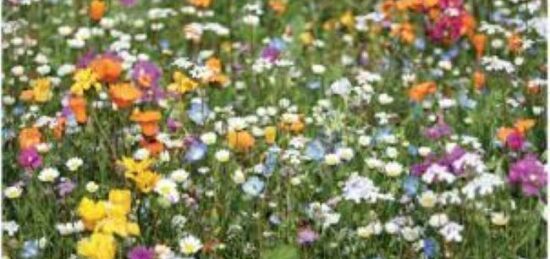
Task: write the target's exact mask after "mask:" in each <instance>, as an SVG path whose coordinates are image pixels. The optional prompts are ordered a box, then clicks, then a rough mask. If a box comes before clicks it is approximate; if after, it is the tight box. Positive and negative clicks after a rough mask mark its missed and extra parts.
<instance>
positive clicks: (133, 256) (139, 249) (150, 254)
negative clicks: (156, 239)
mask: <svg viewBox="0 0 550 259" xmlns="http://www.w3.org/2000/svg"><path fill="white" fill-rule="evenodd" d="M154 257H155V251H153V249H151V248H147V247H145V246H136V247H134V248H132V250H130V252H128V259H153V258H154Z"/></svg>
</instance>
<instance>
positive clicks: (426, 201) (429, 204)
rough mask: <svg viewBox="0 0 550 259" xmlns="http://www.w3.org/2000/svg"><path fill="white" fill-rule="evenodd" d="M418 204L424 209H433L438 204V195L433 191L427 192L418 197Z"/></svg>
mask: <svg viewBox="0 0 550 259" xmlns="http://www.w3.org/2000/svg"><path fill="white" fill-rule="evenodd" d="M418 202H419V203H420V205H421V206H422V207H424V208H433V207H434V206H435V204H436V203H437V195H436V194H435V193H434V192H432V191H425V192H423V193H422V194H420V196H419V197H418Z"/></svg>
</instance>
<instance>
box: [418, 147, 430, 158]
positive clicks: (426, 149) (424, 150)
mask: <svg viewBox="0 0 550 259" xmlns="http://www.w3.org/2000/svg"><path fill="white" fill-rule="evenodd" d="M431 152H432V150H431V149H430V148H429V147H419V148H418V154H419V155H420V156H422V157H426V156H427V155H429V154H430V153H431Z"/></svg>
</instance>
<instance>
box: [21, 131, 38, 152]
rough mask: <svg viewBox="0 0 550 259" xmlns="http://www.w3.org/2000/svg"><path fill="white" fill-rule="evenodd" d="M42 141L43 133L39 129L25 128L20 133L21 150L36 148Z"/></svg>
mask: <svg viewBox="0 0 550 259" xmlns="http://www.w3.org/2000/svg"><path fill="white" fill-rule="evenodd" d="M41 141H42V133H40V130H38V128H35V127H32V128H24V129H22V130H21V131H20V132H19V148H21V149H27V148H30V147H34V146H36V145H38V144H40V142H41Z"/></svg>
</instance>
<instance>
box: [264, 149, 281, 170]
mask: <svg viewBox="0 0 550 259" xmlns="http://www.w3.org/2000/svg"><path fill="white" fill-rule="evenodd" d="M279 152H280V149H279V147H277V146H274V147H271V148H269V150H268V151H267V156H266V158H265V162H264V168H263V175H264V176H265V177H269V176H270V175H271V174H272V173H273V171H275V168H276V167H277V159H278V158H279Z"/></svg>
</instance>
